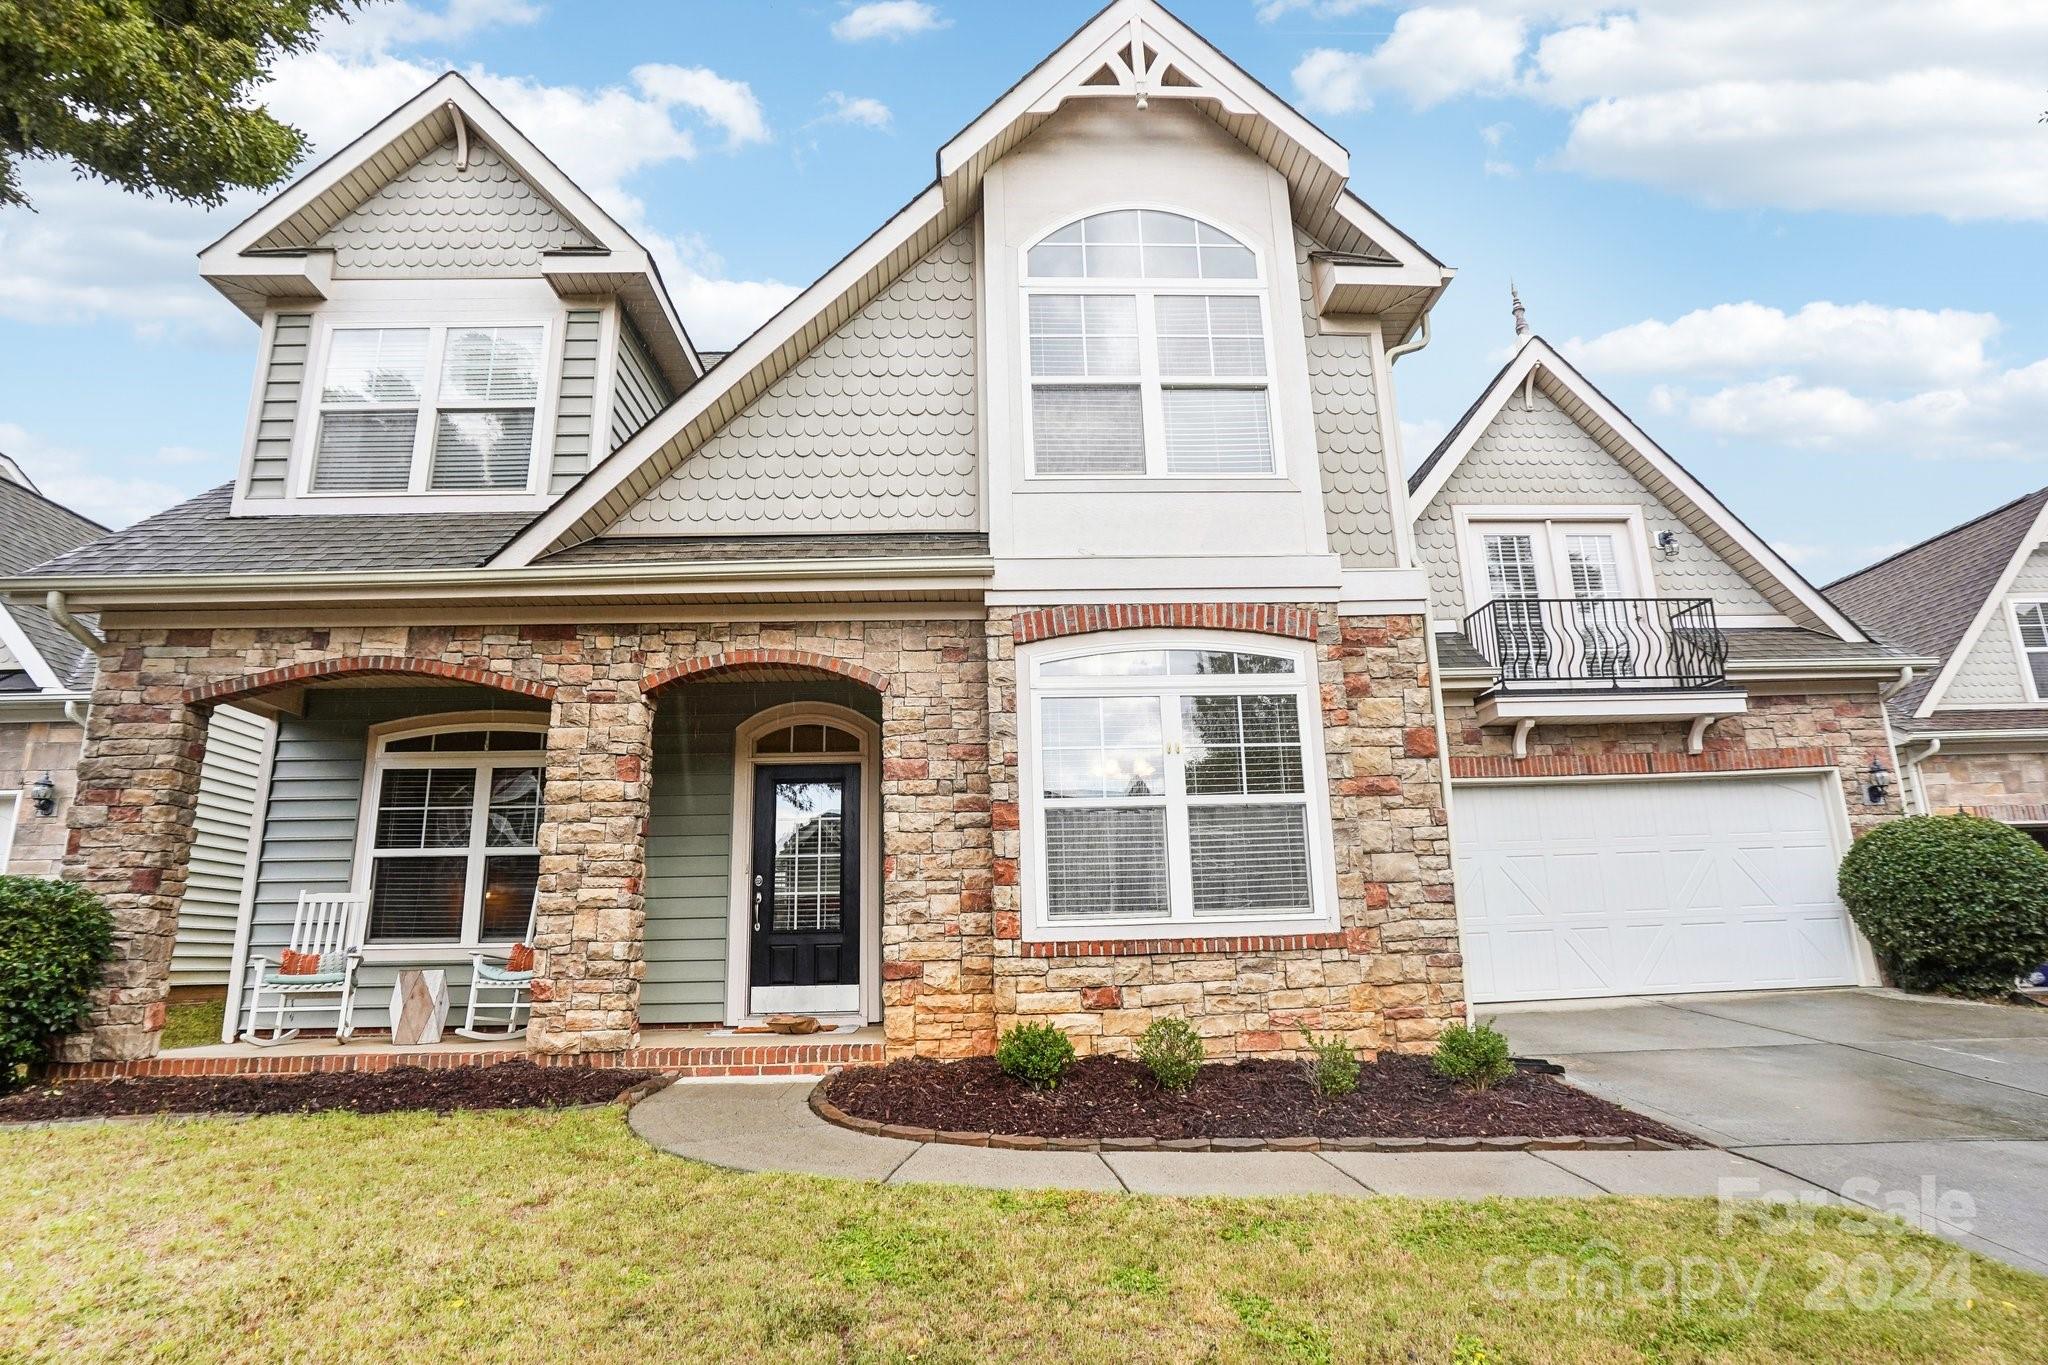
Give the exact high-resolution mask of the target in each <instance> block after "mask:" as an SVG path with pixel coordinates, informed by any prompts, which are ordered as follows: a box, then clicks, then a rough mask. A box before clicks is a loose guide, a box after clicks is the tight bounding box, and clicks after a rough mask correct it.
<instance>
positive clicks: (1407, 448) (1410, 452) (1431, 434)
mask: <svg viewBox="0 0 2048 1365" xmlns="http://www.w3.org/2000/svg"><path fill="white" fill-rule="evenodd" d="M1450 429H1451V424H1450V423H1449V422H1446V421H1444V420H1443V419H1442V418H1440V417H1416V418H1412V419H1411V418H1407V417H1403V418H1402V419H1401V453H1402V457H1403V458H1404V459H1406V460H1407V461H1408V467H1409V468H1410V469H1413V468H1415V466H1417V465H1419V464H1421V463H1422V461H1423V459H1424V458H1425V457H1426V456H1427V455H1428V454H1429V452H1430V451H1432V450H1435V449H1436V443H1437V442H1438V441H1441V440H1443V438H1444V433H1445V432H1447V431H1449V430H1450Z"/></svg>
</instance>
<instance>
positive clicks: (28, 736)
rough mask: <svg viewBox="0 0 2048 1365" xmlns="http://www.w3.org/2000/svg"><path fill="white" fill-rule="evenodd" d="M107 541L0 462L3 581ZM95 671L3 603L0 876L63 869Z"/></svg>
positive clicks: (29, 611)
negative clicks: (95, 542) (92, 543)
mask: <svg viewBox="0 0 2048 1365" xmlns="http://www.w3.org/2000/svg"><path fill="white" fill-rule="evenodd" d="M106 533H107V528H106V527H104V526H101V525H99V524H98V523H97V522H92V521H88V520H86V519H85V518H84V517H81V516H79V515H78V514H77V513H76V512H73V511H72V510H71V509H70V508H68V507H63V506H60V505H59V504H57V503H54V502H52V501H50V500H49V499H48V498H46V497H44V496H43V495H42V493H41V492H39V491H38V490H37V488H36V486H35V484H34V483H33V482H31V481H30V479H29V477H28V475H27V474H26V473H24V472H23V471H22V469H21V466H20V465H18V464H16V463H15V462H14V461H13V460H11V459H9V458H8V457H7V456H5V455H0V574H18V573H20V572H22V571H23V570H25V569H29V568H33V567H34V566H35V565H37V564H40V563H42V562H43V561H44V560H47V559H54V558H56V557H57V556H58V555H60V554H63V553H64V552H65V551H66V550H69V549H72V548H74V547H76V546H79V545H84V544H86V543H87V542H88V541H93V540H97V539H99V538H100V537H101V536H103V535H105V534H106ZM92 670H93V657H92V653H91V651H89V650H88V649H86V647H85V646H84V644H82V643H81V642H80V641H79V640H77V639H76V638H74V637H73V636H72V635H71V633H70V632H69V631H67V630H66V629H65V628H64V627H63V626H62V625H61V624H59V623H58V622H57V621H55V620H53V619H52V618H51V616H50V614H49V613H48V612H47V611H45V610H44V609H43V608H42V607H41V606H40V605H38V604H36V603H34V602H29V601H18V600H17V601H13V602H0V872H7V873H12V874H14V875H15V876H19V877H54V876H56V875H57V873H58V871H59V869H60V868H61V867H62V866H63V862H64V843H65V839H66V837H67V834H66V829H67V825H66V821H67V817H68V816H69V814H70V811H71V794H72V792H73V790H74V789H75V788H76V786H77V780H76V779H77V771H78V749H79V743H80V741H81V740H82V739H83V737H84V730H83V729H82V728H81V724H80V722H81V719H82V717H83V715H84V708H85V707H86V705H87V704H88V703H89V702H90V701H91V700H92ZM44 784H47V786H45V785H44Z"/></svg>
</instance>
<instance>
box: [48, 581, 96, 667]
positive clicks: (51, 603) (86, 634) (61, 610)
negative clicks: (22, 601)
mask: <svg viewBox="0 0 2048 1365" xmlns="http://www.w3.org/2000/svg"><path fill="white" fill-rule="evenodd" d="M43 610H44V611H47V612H48V613H50V617H51V619H52V620H54V621H56V623H57V624H58V625H60V626H62V627H64V629H65V630H67V631H69V632H70V634H71V638H72V639H74V640H76V641H78V643H80V644H82V645H84V646H85V647H86V648H87V649H89V650H91V651H92V652H93V654H94V655H95V656H97V655H98V654H99V652H100V651H101V650H103V649H105V648H106V647H107V642H106V641H105V640H102V639H101V638H100V637H99V636H97V635H95V634H93V632H92V631H90V630H88V629H87V628H86V625H85V622H83V621H81V620H79V619H78V618H77V617H76V616H73V615H72V614H71V608H70V607H68V606H66V605H64V594H63V593H61V592H57V591H52V592H51V593H50V595H49V596H47V597H45V598H44V599H43Z"/></svg>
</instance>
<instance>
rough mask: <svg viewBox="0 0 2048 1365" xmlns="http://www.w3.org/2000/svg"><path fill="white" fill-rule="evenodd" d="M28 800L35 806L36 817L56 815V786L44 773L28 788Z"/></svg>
mask: <svg viewBox="0 0 2048 1365" xmlns="http://www.w3.org/2000/svg"><path fill="white" fill-rule="evenodd" d="M28 799H29V801H30V802H31V803H32V804H33V805H34V806H35V808H36V814H37V815H55V814H56V813H57V784H56V783H54V782H52V781H51V780H50V775H49V774H48V773H44V774H43V775H42V776H41V777H39V778H37V779H36V780H35V781H34V783H32V784H31V785H30V786H29V789H28Z"/></svg>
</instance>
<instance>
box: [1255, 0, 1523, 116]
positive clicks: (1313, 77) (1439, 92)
mask: <svg viewBox="0 0 2048 1365" xmlns="http://www.w3.org/2000/svg"><path fill="white" fill-rule="evenodd" d="M1521 52H1522V21H1521V20H1520V19H1519V18H1517V17H1515V16H1513V15H1501V14H1487V13H1482V12H1481V11H1479V10H1477V9H1470V8H1465V7H1462V6H1461V7H1458V8H1455V9H1439V8H1437V7H1435V6H1424V7H1423V8H1420V9H1411V10H1409V11H1408V12H1407V13H1405V14H1403V15H1402V16H1401V17H1400V18H1399V19H1397V20H1395V21H1394V31H1393V32H1392V33H1390V34H1389V35H1388V36H1387V38H1386V41H1384V42H1382V43H1381V44H1380V45H1379V46H1378V47H1377V48H1375V49H1374V50H1373V51H1371V52H1345V51H1340V50H1338V49H1335V48H1318V49H1316V50H1315V51H1313V52H1311V53H1309V54H1308V55H1307V56H1306V57H1304V58H1302V59H1301V62H1300V63H1299V64H1298V65H1297V66H1296V67H1295V68H1294V84H1295V88H1296V89H1298V90H1299V91H1300V92H1301V96H1302V100H1303V102H1305V103H1306V104H1307V105H1308V106H1309V108H1311V109H1316V110H1320V111H1321V112H1324V113H1329V114H1343V113H1352V112H1358V111H1362V110H1366V109H1370V108H1371V107H1372V97H1373V93H1374V92H1375V91H1382V90H1392V91H1397V92H1399V93H1401V94H1404V95H1406V96H1407V97H1408V101H1409V103H1410V104H1412V105H1414V106H1415V107H1416V108H1418V109H1427V108H1429V107H1430V106H1432V105H1435V104H1441V103H1442V102H1443V101H1445V100H1447V99H1450V98H1452V97H1454V96H1457V95H1462V94H1468V93H1470V92H1473V91H1478V90H1493V89H1504V88H1506V87H1508V86H1509V85H1511V84H1512V83H1513V81H1514V79H1515V62H1516V60H1517V58H1518V57H1519V56H1520V55H1521Z"/></svg>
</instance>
